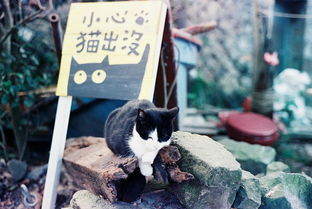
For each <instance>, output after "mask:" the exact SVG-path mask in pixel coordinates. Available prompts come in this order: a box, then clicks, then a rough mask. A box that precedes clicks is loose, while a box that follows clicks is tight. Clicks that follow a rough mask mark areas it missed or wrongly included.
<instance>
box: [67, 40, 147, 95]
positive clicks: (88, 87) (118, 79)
mask: <svg viewBox="0 0 312 209" xmlns="http://www.w3.org/2000/svg"><path fill="white" fill-rule="evenodd" d="M149 51H150V46H149V44H147V45H146V47H145V49H144V53H143V55H142V57H141V60H140V62H139V63H138V64H115V65H111V64H110V63H109V59H108V56H106V57H105V59H104V60H103V61H102V62H101V63H87V64H78V63H77V61H76V60H75V58H72V60H71V65H70V75H69V81H68V95H71V96H81V97H98V98H103V97H105V98H119V99H123V100H131V99H134V98H138V96H139V93H140V89H141V84H142V80H143V77H144V72H145V68H146V63H147V60H148V55H149ZM116 89H118V91H116Z"/></svg>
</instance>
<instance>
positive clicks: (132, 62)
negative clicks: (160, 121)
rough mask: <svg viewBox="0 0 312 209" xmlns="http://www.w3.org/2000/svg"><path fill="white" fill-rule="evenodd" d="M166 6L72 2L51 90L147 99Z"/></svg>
mask: <svg viewBox="0 0 312 209" xmlns="http://www.w3.org/2000/svg"><path fill="white" fill-rule="evenodd" d="M166 9H167V6H166V5H165V4H163V3H162V2H160V1H140V2H135V1H129V2H101V3H73V4H72V5H71V8H70V13H69V17H68V23H67V28H66V33H65V37H64V45H63V52H62V62H61V69H60V76H59V81H58V86H57V91H56V94H57V95H59V96H67V95H70V96H80V97H96V98H110V99H124V100H131V99H136V98H140V99H143V98H144V99H150V98H151V97H152V94H153V92H154V84H155V78H156V76H155V75H156V73H157V66H158V59H159V52H160V45H161V40H162V35H163V25H164V20H165V15H166Z"/></svg>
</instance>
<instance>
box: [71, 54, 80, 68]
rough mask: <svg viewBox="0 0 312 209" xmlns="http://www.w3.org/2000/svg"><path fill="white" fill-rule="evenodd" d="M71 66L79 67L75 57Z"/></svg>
mask: <svg viewBox="0 0 312 209" xmlns="http://www.w3.org/2000/svg"><path fill="white" fill-rule="evenodd" d="M71 65H72V66H77V65H79V64H78V62H77V61H76V59H75V57H74V56H72V59H71Z"/></svg>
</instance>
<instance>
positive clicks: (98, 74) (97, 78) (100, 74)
mask: <svg viewBox="0 0 312 209" xmlns="http://www.w3.org/2000/svg"><path fill="white" fill-rule="evenodd" d="M105 78H106V73H105V71H104V70H95V71H94V72H93V73H92V75H91V79H92V81H93V82H94V83H98V84H99V83H102V82H103V81H104V80H105Z"/></svg>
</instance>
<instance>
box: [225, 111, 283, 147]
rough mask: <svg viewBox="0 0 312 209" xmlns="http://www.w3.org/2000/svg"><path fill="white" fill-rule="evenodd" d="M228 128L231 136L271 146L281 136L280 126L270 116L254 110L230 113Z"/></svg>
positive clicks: (239, 139)
mask: <svg viewBox="0 0 312 209" xmlns="http://www.w3.org/2000/svg"><path fill="white" fill-rule="evenodd" d="M226 129H227V132H228V135H229V137H230V138H232V139H235V140H238V141H246V142H249V143H252V144H261V145H268V146H270V145H272V144H273V143H274V142H275V141H277V139H278V137H279V133H278V128H277V126H276V124H275V123H274V122H273V121H272V120H271V119H270V118H268V117H265V116H263V115H260V114H256V113H252V112H247V113H238V114H233V115H230V116H229V117H228V118H227V121H226Z"/></svg>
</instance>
